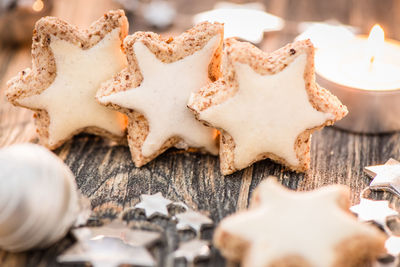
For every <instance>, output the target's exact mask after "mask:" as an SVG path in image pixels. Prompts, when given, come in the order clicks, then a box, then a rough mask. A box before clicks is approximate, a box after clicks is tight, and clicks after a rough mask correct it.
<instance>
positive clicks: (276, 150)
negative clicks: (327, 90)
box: [199, 54, 334, 169]
mask: <svg viewBox="0 0 400 267" xmlns="http://www.w3.org/2000/svg"><path fill="white" fill-rule="evenodd" d="M306 62H307V57H306V55H304V54H303V55H299V56H298V57H297V58H296V59H295V60H294V61H293V62H292V63H290V64H289V66H287V67H286V68H285V69H284V70H282V71H281V72H278V73H276V74H272V75H260V74H258V73H256V72H255V71H254V70H253V69H252V68H251V67H250V66H249V65H246V64H242V63H237V62H236V63H234V68H235V72H236V78H237V81H238V84H239V88H238V92H237V93H236V94H235V95H234V96H233V97H231V98H229V99H228V100H226V101H225V102H223V103H221V104H219V105H215V106H211V107H210V108H208V109H206V110H204V111H202V112H200V116H199V118H200V119H201V120H204V121H207V122H210V123H211V124H212V125H213V126H215V127H217V128H221V129H224V130H225V131H227V132H228V133H229V134H230V135H231V136H232V138H233V140H234V142H235V149H234V164H235V167H236V168H237V169H242V168H245V167H247V166H248V165H249V164H250V163H251V162H252V161H253V160H254V159H255V158H256V157H257V156H258V155H260V154H262V153H266V152H270V153H273V154H275V155H277V156H279V157H281V158H283V159H285V160H286V161H287V162H288V163H289V164H290V165H293V166H296V165H298V164H299V160H298V158H297V156H296V153H295V141H296V138H297V137H298V135H299V134H300V133H301V132H303V131H305V130H307V129H311V128H313V127H315V126H318V125H321V124H323V123H324V122H325V121H326V120H328V119H332V118H333V117H334V116H333V115H332V114H327V113H322V112H319V111H317V110H315V109H314V108H313V107H312V105H311V103H310V102H309V100H308V95H307V92H306V90H305V81H304V71H305V67H306Z"/></svg>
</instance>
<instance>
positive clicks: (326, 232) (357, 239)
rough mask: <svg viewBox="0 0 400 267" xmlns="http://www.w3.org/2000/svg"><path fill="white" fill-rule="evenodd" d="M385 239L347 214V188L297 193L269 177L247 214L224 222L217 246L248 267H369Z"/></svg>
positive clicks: (375, 229)
mask: <svg viewBox="0 0 400 267" xmlns="http://www.w3.org/2000/svg"><path fill="white" fill-rule="evenodd" d="M385 239H386V235H384V234H383V233H382V232H381V231H379V230H378V229H377V228H376V227H373V226H371V225H366V224H362V223H360V222H358V221H357V219H356V218H355V217H354V216H353V215H352V214H351V213H350V212H349V191H348V188H347V187H345V186H342V185H331V186H326V187H323V188H320V189H318V190H315V191H312V192H294V191H290V190H288V189H286V188H284V187H283V186H281V185H280V184H278V183H277V181H276V180H275V179H274V178H273V177H270V178H268V179H267V180H265V181H263V182H262V183H261V184H260V185H259V186H258V187H257V189H256V190H255V192H254V194H253V197H252V201H251V203H250V208H249V209H248V210H246V211H240V212H237V213H236V214H234V215H231V216H229V217H227V218H225V219H223V220H222V221H221V223H220V224H219V225H218V227H217V229H216V231H215V235H214V244H215V246H216V247H217V248H219V249H220V251H221V253H222V255H224V256H225V257H226V258H228V259H230V260H233V261H240V262H241V263H242V265H243V266H245V267H246V266H247V267H250V266H251V267H267V266H298V267H300V266H307V267H311V266H315V267H325V266H326V267H333V266H337V267H339V266H340V267H350V266H369V265H368V263H370V262H371V261H372V260H374V259H376V257H378V256H380V255H382V254H384V253H385V248H384V243H385Z"/></svg>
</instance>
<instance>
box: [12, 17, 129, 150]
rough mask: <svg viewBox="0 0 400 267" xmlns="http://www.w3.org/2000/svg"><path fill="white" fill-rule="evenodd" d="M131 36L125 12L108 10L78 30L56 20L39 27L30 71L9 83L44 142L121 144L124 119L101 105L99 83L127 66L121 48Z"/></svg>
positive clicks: (44, 21)
mask: <svg viewBox="0 0 400 267" xmlns="http://www.w3.org/2000/svg"><path fill="white" fill-rule="evenodd" d="M127 32H128V21H127V19H126V17H125V14H124V12H123V11H122V10H116V11H110V12H108V13H107V14H105V15H104V16H103V17H102V18H101V19H99V20H98V21H96V22H95V23H93V24H92V26H91V27H90V28H89V29H88V30H79V29H77V28H76V27H74V26H71V25H69V24H68V23H66V22H64V21H62V20H60V19H58V18H54V17H44V18H42V19H41V20H39V21H38V22H37V23H36V26H35V30H34V33H33V40H32V41H33V43H32V62H33V66H32V69H25V70H23V71H22V72H21V73H19V74H18V75H17V76H16V77H14V78H13V79H12V80H10V81H9V82H8V84H7V86H8V89H7V97H8V99H9V101H10V102H12V103H13V104H14V105H17V106H22V107H26V108H29V109H32V110H34V111H36V114H35V118H36V120H35V122H36V125H37V132H38V134H39V139H40V142H41V143H42V144H43V145H45V146H47V147H48V148H50V149H55V148H57V147H58V146H60V145H62V144H63V143H64V142H65V141H66V140H67V139H69V138H70V137H71V136H73V135H75V134H78V133H80V132H86V133H92V134H97V135H101V136H105V137H109V138H112V139H116V140H118V139H121V138H122V137H123V136H124V134H125V127H126V121H125V116H124V115H123V114H121V113H118V112H116V111H113V110H109V109H107V108H105V107H103V106H102V105H100V104H98V103H97V101H96V99H95V94H96V92H97V90H98V89H99V88H100V84H101V83H102V82H104V81H106V80H108V79H110V78H112V77H113V76H114V75H115V74H116V73H118V72H119V71H120V70H122V69H123V68H124V67H125V66H126V58H125V55H124V53H123V51H122V49H121V46H122V41H123V39H124V38H125V36H126V35H127Z"/></svg>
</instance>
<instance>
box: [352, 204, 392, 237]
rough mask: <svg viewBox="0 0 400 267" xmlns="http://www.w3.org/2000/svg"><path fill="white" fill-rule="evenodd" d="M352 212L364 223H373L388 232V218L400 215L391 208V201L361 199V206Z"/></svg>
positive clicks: (354, 207) (355, 207)
mask: <svg viewBox="0 0 400 267" xmlns="http://www.w3.org/2000/svg"><path fill="white" fill-rule="evenodd" d="M350 210H351V211H352V212H354V213H355V214H357V215H358V219H359V220H360V221H362V222H367V221H373V222H376V223H377V224H379V225H380V226H382V227H383V228H384V229H385V230H387V226H386V218H387V217H388V216H392V215H398V212H397V211H395V210H394V209H391V208H389V201H386V200H369V199H365V198H361V201H360V204H358V205H355V206H352V207H351V208H350Z"/></svg>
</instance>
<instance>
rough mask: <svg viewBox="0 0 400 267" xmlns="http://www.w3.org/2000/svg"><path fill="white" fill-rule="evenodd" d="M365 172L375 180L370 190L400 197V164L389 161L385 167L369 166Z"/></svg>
mask: <svg viewBox="0 0 400 267" xmlns="http://www.w3.org/2000/svg"><path fill="white" fill-rule="evenodd" d="M364 170H365V172H366V173H367V174H368V175H369V176H370V177H372V178H373V180H372V182H371V184H370V185H369V188H371V189H374V190H387V191H390V192H392V193H393V194H396V195H397V196H398V197H400V162H399V161H397V160H395V159H389V160H388V161H387V162H386V163H385V164H383V165H376V166H368V167H365V168H364Z"/></svg>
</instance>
